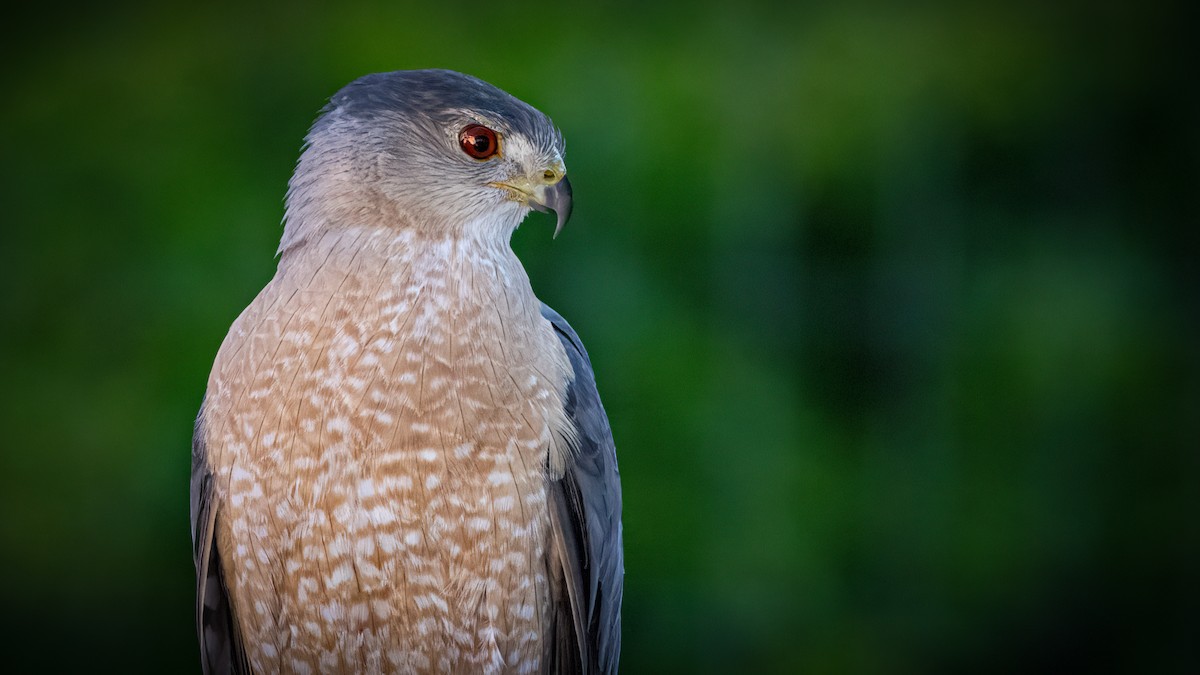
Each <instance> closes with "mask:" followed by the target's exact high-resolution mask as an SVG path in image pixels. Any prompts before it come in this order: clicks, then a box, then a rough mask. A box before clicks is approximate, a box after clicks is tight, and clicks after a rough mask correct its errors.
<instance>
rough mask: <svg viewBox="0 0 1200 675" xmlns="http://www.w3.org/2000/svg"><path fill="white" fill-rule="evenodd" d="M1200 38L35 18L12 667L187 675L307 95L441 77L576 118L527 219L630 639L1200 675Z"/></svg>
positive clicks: (687, 25)
mask: <svg viewBox="0 0 1200 675" xmlns="http://www.w3.org/2000/svg"><path fill="white" fill-rule="evenodd" d="M1126 5H1128V6H1126ZM1055 7H1056V8H1055ZM1189 25H1190V24H1189V22H1188V21H1185V20H1184V17H1183V13H1181V12H1176V11H1174V9H1173V8H1172V7H1171V6H1169V5H1167V4H1154V3H1126V4H1124V5H1123V4H1121V3H1108V4H1103V5H1099V6H1095V7H1093V6H1087V7H1086V8H1085V7H1080V8H1077V9H1073V8H1070V7H1068V6H1066V5H1056V6H1054V7H1041V6H1029V7H1023V6H1021V5H1019V4H1016V3H1004V4H1001V3H995V5H993V6H979V5H976V6H973V7H970V8H967V7H963V6H961V5H960V4H959V3H948V2H944V3H937V2H935V3H921V4H920V5H919V6H913V7H909V8H907V9H905V10H903V11H901V10H899V9H897V8H894V7H891V6H889V5H886V4H883V3H849V4H847V3H818V4H799V5H795V6H791V7H788V8H785V6H783V5H779V6H772V5H762V4H759V5H755V4H738V3H724V4H722V3H712V4H700V5H686V6H685V5H676V4H673V3H662V4H658V5H654V4H647V5H645V6H641V7H637V6H634V5H628V6H626V7H624V8H623V9H621V10H618V9H616V8H613V9H609V10H602V9H600V8H599V7H593V8H591V9H582V8H574V9H573V8H569V7H567V6H565V5H563V4H561V3H551V4H542V5H538V6H530V7H520V6H516V5H512V4H507V3H498V4H497V3H494V4H490V5H485V6H468V5H459V4H457V3H420V5H417V6H413V5H410V4H407V3H390V4H389V3H377V4H375V3H363V2H348V3H341V4H339V5H330V6H328V7H322V6H318V5H311V4H307V3H293V4H289V5H281V6H279V7H275V8H262V7H260V8H252V7H250V6H245V7H239V6H237V5H231V6H220V5H216V4H213V5H209V4H205V3H193V4H192V5H191V6H188V7H186V8H180V7H174V8H171V7H166V6H151V5H148V4H147V5H144V6H140V5H131V6H102V5H101V6H96V7H95V8H94V9H90V10H86V9H78V10H72V11H71V12H66V13H64V14H63V15H59V16H45V17H30V18H27V19H22V20H14V21H12V22H10V23H9V25H8V26H7V28H6V29H5V32H6V33H8V34H9V35H8V37H7V38H6V47H7V49H8V51H9V55H10V56H9V58H8V59H6V63H5V65H4V66H3V67H2V70H0V72H2V73H3V91H4V92H5V95H6V102H5V105H4V106H3V107H2V108H0V130H2V131H0V157H2V158H3V161H2V162H0V204H2V205H3V213H4V216H3V218H4V223H3V227H2V230H0V232H2V233H0V236H2V237H3V239H2V240H0V280H2V282H3V295H2V296H0V303H2V305H0V316H3V321H4V323H3V326H4V329H3V342H2V343H0V347H2V353H3V357H2V359H3V360H2V363H3V373H2V374H3V387H4V388H3V391H4V396H3V399H2V400H0V404H2V405H0V416H2V417H0V420H2V421H3V427H2V428H3V429H4V433H3V436H4V448H3V451H2V454H0V570H2V571H3V572H4V578H5V583H4V584H2V586H3V589H2V590H0V600H2V602H3V607H4V608H5V610H6V612H5V614H6V618H5V620H4V622H5V630H4V634H5V637H6V639H7V640H11V641H12V644H11V645H9V646H8V648H7V650H6V651H7V653H8V657H6V663H7V664H9V666H10V667H11V668H12V669H13V670H9V672H14V671H37V672H57V671H64V672H95V671H98V670H99V671H104V670H108V669H113V670H119V671H121V672H152V673H173V672H181V673H184V672H198V659H197V653H196V647H195V637H194V632H193V586H192V584H193V570H192V562H191V551H190V542H189V538H188V521H187V490H188V487H187V474H188V465H189V437H190V433H191V424H192V419H193V416H194V414H195V411H196V408H197V406H198V404H199V402H200V398H201V396H202V393H203V390H204V386H205V382H206V378H207V373H208V369H209V366H210V365H211V360H212V357H213V355H214V354H215V352H216V349H217V347H218V345H219V343H220V341H221V339H222V337H223V336H224V334H225V331H226V330H227V328H228V326H229V324H230V322H231V321H232V320H233V319H234V317H235V316H236V315H237V313H238V312H239V311H240V310H241V308H242V307H244V306H245V305H246V304H247V303H248V302H249V301H250V299H251V298H252V297H253V296H254V295H255V294H256V293H257V291H258V290H259V289H260V288H261V287H262V285H263V284H264V283H265V282H266V281H267V280H268V279H269V278H270V276H271V274H272V273H273V270H274V265H275V260H274V258H273V255H274V250H275V245H276V244H277V242H278V237H279V235H280V232H281V228H280V225H279V222H280V218H281V216H282V197H283V192H284V189H285V186H286V181H287V179H288V176H289V175H290V172H291V168H292V166H293V164H294V161H295V159H296V156H297V154H298V151H299V147H300V142H301V139H302V137H303V135H304V133H305V131H306V128H307V126H308V124H309V123H310V122H311V121H312V119H313V116H314V115H315V113H316V111H317V110H318V109H319V108H320V107H321V106H322V105H323V103H324V100H325V98H326V97H328V96H329V95H330V94H332V93H333V92H334V91H336V90H337V89H338V88H339V87H340V86H342V85H343V84H345V83H346V82H348V81H349V80H351V79H353V78H355V77H357V76H359V75H362V74H365V73H369V72H377V71H383V70H396V69H406V68H420V67H444V68H452V69H456V70H461V71H464V72H468V73H471V74H473V75H476V76H479V77H481V78H483V79H485V80H488V81H490V82H492V83H494V84H496V85H498V86H500V87H502V88H504V89H506V90H508V91H509V92H511V93H513V94H514V95H516V96H518V97H519V98H522V99H524V100H526V101H528V102H530V103H532V104H533V105H535V106H537V107H539V108H540V109H542V110H544V111H546V112H547V113H548V114H550V115H551V116H552V117H553V118H554V120H555V122H556V123H557V124H558V125H559V126H560V127H561V128H562V130H563V132H564V134H565V136H566V139H567V147H568V156H567V164H568V167H569V170H570V173H571V177H572V182H573V184H574V186H575V190H576V206H575V215H574V218H573V220H572V222H571V223H570V224H569V225H568V227H567V229H566V230H565V231H564V233H563V235H562V236H560V237H559V238H558V239H557V240H555V241H551V239H550V236H549V235H550V231H551V228H552V225H551V221H550V219H549V218H546V217H542V216H537V215H535V216H531V218H530V219H529V221H528V222H526V223H525V225H524V226H523V227H522V228H521V230H519V231H518V233H517V235H516V236H515V237H514V242H513V245H514V248H516V250H517V252H518V254H519V255H520V256H521V257H522V259H523V260H524V262H525V264H526V267H527V269H528V270H529V273H530V276H531V278H532V281H533V284H534V288H535V290H536V291H537V292H538V293H539V295H540V296H541V297H542V298H543V299H544V300H545V301H546V302H547V303H549V304H550V305H552V306H553V307H555V308H556V309H558V310H559V311H560V312H561V313H562V314H563V315H564V316H566V317H567V318H568V319H569V320H570V321H571V322H572V323H573V324H574V326H575V327H576V328H577V330H578V331H579V333H580V335H581V336H582V337H583V339H584V341H585V343H586V344H587V346H588V349H589V351H590V352H591V356H592V360H593V363H594V366H595V369H596V373H597V379H598V381H599V386H600V389H601V394H602V395H603V397H604V399H605V402H606V405H607V408H608V411H609V416H610V418H611V420H612V426H613V430H614V434H615V436H616V439H617V443H618V450H619V454H620V461H621V470H622V477H623V480H624V486H625V508H626V516H625V542H626V557H627V562H626V567H627V582H626V591H625V599H626V603H625V620H624V623H625V640H624V644H625V650H624V654H623V657H622V664H623V666H624V670H625V671H626V672H629V673H669V672H712V673H735V672H743V673H750V672H849V673H928V672H966V671H976V672H977V671H980V670H983V671H996V672H1015V671H1020V672H1027V671H1029V670H1043V669H1045V670H1055V671H1059V670H1063V669H1065V668H1068V667H1071V668H1076V667H1083V668H1084V669H1085V670H1089V671H1094V670H1108V669H1115V670H1123V671H1128V672H1172V671H1180V672H1186V671H1191V672H1195V671H1194V669H1195V668H1196V667H1197V663H1198V662H1200V661H1198V659H1200V656H1198V647H1197V643H1198V636H1200V623H1198V620H1200V619H1198V617H1200V583H1198V570H1200V531H1198V527H1197V525H1196V524H1195V523H1196V514H1197V513H1200V503H1198V502H1200V498H1198V495H1200V455H1198V450H1200V422H1198V419H1200V414H1198V410H1200V391H1198V389H1200V387H1198V384H1200V358H1198V352H1197V344H1198V342H1197V340H1198V338H1200V330H1198V326H1200V313H1198V312H1197V305H1196V290H1197V288H1200V286H1198V285H1197V282H1198V280H1200V277H1198V276H1197V271H1196V270H1197V267H1196V264H1197V257H1196V254H1197V250H1196V246H1195V244H1196V243H1197V225H1198V218H1197V188H1198V187H1200V183H1198V181H1197V158H1198V155H1200V134H1198V129H1200V124H1198V121H1200V107H1198V106H1197V102H1196V100H1195V97H1194V94H1195V90H1196V85H1195V74H1194V64H1193V63H1191V62H1190V61H1189V60H1188V58H1187V57H1186V55H1187V54H1189V53H1192V52H1193V51H1194V50H1192V49H1190V48H1187V47H1186V45H1187V44H1188V43H1189V42H1190V41H1191V40H1192V39H1194V30H1191V29H1190V28H1189ZM1193 56H1194V54H1193Z"/></svg>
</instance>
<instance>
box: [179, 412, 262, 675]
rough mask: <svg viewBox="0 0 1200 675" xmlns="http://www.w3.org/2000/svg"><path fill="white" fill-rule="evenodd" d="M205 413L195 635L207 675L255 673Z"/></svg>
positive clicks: (196, 477)
mask: <svg viewBox="0 0 1200 675" xmlns="http://www.w3.org/2000/svg"><path fill="white" fill-rule="evenodd" d="M203 420H204V410H203V407H201V411H200V414H199V415H198V416H197V417H196V429H195V431H194V433H193V435H192V505H191V515H192V556H193V559H194V560H195V563H196V633H197V636H198V637H199V638H200V662H201V665H202V666H203V668H204V673H205V675H214V674H220V675H233V674H243V673H249V672H250V666H249V664H248V663H247V662H246V652H245V650H244V649H243V648H242V640H241V633H240V631H239V630H238V627H237V622H236V617H234V615H233V612H232V611H231V608H230V606H229V592H228V589H226V588H225V578H224V574H223V573H222V570H221V556H220V552H219V551H218V550H217V544H216V536H215V534H216V522H217V505H216V504H215V501H216V500H215V499H214V496H213V476H212V473H211V472H210V471H209V467H208V456H207V455H208V453H207V450H206V448H205V447H204V432H203V429H202V427H203Z"/></svg>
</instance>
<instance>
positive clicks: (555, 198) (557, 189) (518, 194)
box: [489, 164, 571, 237]
mask: <svg viewBox="0 0 1200 675" xmlns="http://www.w3.org/2000/svg"><path fill="white" fill-rule="evenodd" d="M489 185H491V186H493V187H498V188H502V189H504V190H507V191H508V193H509V195H510V196H511V198H512V199H515V200H516V201H518V202H521V203H522V204H525V205H526V206H528V207H529V208H531V209H533V210H534V211H541V212H542V213H548V212H550V211H553V212H554V213H555V214H556V215H558V225H557V226H555V228H554V236H555V237H557V236H558V233H559V232H561V231H562V228H563V225H565V224H566V223H567V219H568V218H570V217H571V181H569V180H567V173H566V170H565V169H563V168H562V165H561V164H559V165H557V166H554V167H551V168H550V169H547V170H546V171H545V172H544V173H542V174H541V175H539V176H538V177H537V178H535V179H530V178H527V177H525V176H520V177H517V178H513V179H511V180H509V181H506V182H504V183H489Z"/></svg>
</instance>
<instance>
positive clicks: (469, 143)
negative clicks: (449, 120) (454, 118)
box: [458, 124, 500, 159]
mask: <svg viewBox="0 0 1200 675" xmlns="http://www.w3.org/2000/svg"><path fill="white" fill-rule="evenodd" d="M458 143H459V145H461V146H462V149H463V152H465V153H467V154H468V155H470V156H472V157H474V158H475V159H487V158H489V157H493V156H495V154H496V153H497V152H499V150H500V143H499V142H497V141H496V132H494V131H492V130H491V129H489V128H487V127H485V126H483V125H482V124H471V125H469V126H467V128H465V129H463V130H462V133H460V134H459V135H458Z"/></svg>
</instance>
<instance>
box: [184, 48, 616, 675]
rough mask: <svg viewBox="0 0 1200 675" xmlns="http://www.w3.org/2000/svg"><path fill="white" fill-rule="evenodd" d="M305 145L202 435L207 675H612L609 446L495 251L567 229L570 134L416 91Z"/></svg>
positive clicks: (453, 77) (202, 612)
mask: <svg viewBox="0 0 1200 675" xmlns="http://www.w3.org/2000/svg"><path fill="white" fill-rule="evenodd" d="M306 141H307V144H306V146H305V149H304V151H303V153H302V154H301V157H300V161H299V163H298V165H297V167H296V171H295V174H294V175H293V177H292V179H291V182H290V183H289V188H288V195H287V209H286V216H285V226H284V232H283V240H282V242H281V244H280V246H279V254H280V259H279V268H278V271H277V272H276V274H275V277H274V278H273V279H272V280H271V281H270V283H269V284H267V286H266V288H264V289H263V291H262V292H261V293H260V294H259V295H258V297H257V298H255V300H254V301H253V302H252V303H251V304H250V306H249V307H248V308H246V310H245V311H244V312H243V313H242V314H241V316H239V317H238V319H237V321H236V322H234V324H233V327H232V328H231V329H230V331H229V335H228V337H226V339H225V342H224V343H223V344H222V345H221V349H220V351H219V353H218V354H217V358H216V362H215V363H214V365H213V370H212V375H211V377H210V379H209V382H208V391H207V394H206V396H205V400H204V404H203V407H202V409H201V412H200V415H199V417H198V419H197V422H196V433H195V440H194V444H193V450H192V467H193V468H192V522H193V528H192V537H193V542H194V545H195V560H196V569H197V587H196V591H197V603H196V611H197V621H198V624H199V635H200V646H201V653H202V658H203V663H204V669H205V671H206V672H230V671H232V672H257V673H270V672H294V673H334V672H347V673H349V672H355V673H358V672H413V671H416V672H425V671H440V672H613V671H615V670H616V668H617V658H618V653H619V650H620V608H621V588H622V586H621V584H622V575H623V566H622V551H621V523H620V517H621V492H620V485H619V479H618V475H617V461H616V454H615V451H614V448H613V442H612V435H611V432H610V430H609V425H608V420H607V418H606V417H605V414H604V410H603V408H602V407H601V405H600V399H599V397H598V395H597V393H596V385H595V381H594V379H593V376H592V370H591V364H590V362H589V360H588V356H587V353H586V352H585V351H584V349H583V345H582V344H580V341H579V338H578V337H577V336H576V334H575V331H573V330H572V329H571V327H570V326H569V325H567V322H566V321H564V320H563V318H562V317H561V316H559V315H558V314H556V313H555V312H554V311H553V310H551V309H549V308H548V307H546V306H545V305H543V304H541V302H539V301H538V299H537V298H536V297H535V296H534V294H533V290H532V289H531V288H530V285H529V279H528V277H527V276H526V275H525V271H524V269H523V268H522V267H521V263H520V262H519V261H518V260H517V258H516V256H515V255H514V254H513V252H512V250H511V248H510V247H509V239H510V237H511V235H512V233H513V231H514V230H515V229H516V227H517V225H518V224H519V223H520V222H521V220H522V219H523V218H524V217H525V215H526V214H527V213H528V212H529V210H530V209H531V208H533V209H538V210H546V209H549V210H554V211H556V212H557V214H558V224H559V227H561V226H562V223H563V222H564V221H565V220H566V219H567V216H568V215H569V213H570V209H571V187H570V184H569V183H568V182H567V178H566V168H565V166H564V164H563V140H562V137H561V135H560V134H559V133H558V131H557V130H556V129H555V127H554V126H553V124H552V123H551V121H550V120H549V119H548V118H547V117H546V116H545V115H543V114H542V113H541V112H538V111H537V110H535V109H534V108H532V107H530V106H529V105H527V104H525V103H523V102H521V101H519V100H517V99H515V98H513V97H512V96H510V95H508V94H506V93H504V92H503V91H500V90H499V89H497V88H495V87H493V86H491V85H489V84H487V83H485V82H482V81H480V80H477V79H475V78H472V77H468V76H466V75H462V74H459V73H454V72H448V71H438V70H426V71H407V72H394V73H385V74H376V75H368V76H366V77H363V78H361V79H359V80H357V81H355V82H353V83H351V84H349V85H348V86H346V87H345V88H344V89H342V90H341V91H340V92H338V93H337V94H336V95H335V96H334V97H333V98H332V99H331V100H330V102H329V104H328V105H327V106H326V107H325V109H324V110H323V111H322V114H321V115H320V116H319V118H318V119H317V121H316V122H315V123H314V124H313V127H312V130H311V131H310V133H309V134H308V136H307V138H306Z"/></svg>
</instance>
